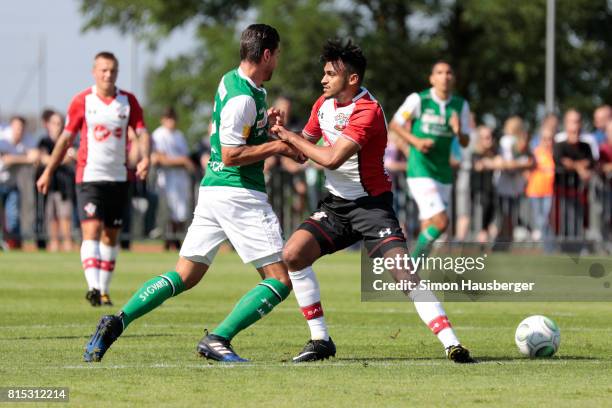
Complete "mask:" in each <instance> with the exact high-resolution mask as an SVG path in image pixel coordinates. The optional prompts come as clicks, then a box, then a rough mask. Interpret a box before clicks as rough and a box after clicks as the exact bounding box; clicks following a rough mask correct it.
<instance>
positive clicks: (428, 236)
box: [410, 224, 442, 259]
mask: <svg viewBox="0 0 612 408" xmlns="http://www.w3.org/2000/svg"><path fill="white" fill-rule="evenodd" d="M440 235H442V231H440V230H439V229H438V228H436V226H435V225H433V224H432V225H430V226H429V227H427V228H425V229H424V230H423V231H421V233H420V234H419V236H418V238H417V242H416V245H415V247H414V250H413V251H412V254H410V256H412V258H415V259H416V258H418V257H420V256H421V255H423V256H425V257H426V256H428V255H429V251H430V250H431V244H432V243H433V242H434V241H435V240H436V239H438V238H439V237H440Z"/></svg>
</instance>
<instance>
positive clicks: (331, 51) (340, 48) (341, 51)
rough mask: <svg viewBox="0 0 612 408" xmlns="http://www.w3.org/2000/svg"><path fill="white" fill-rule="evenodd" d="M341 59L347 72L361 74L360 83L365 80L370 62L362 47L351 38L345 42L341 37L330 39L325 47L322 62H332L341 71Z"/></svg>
mask: <svg viewBox="0 0 612 408" xmlns="http://www.w3.org/2000/svg"><path fill="white" fill-rule="evenodd" d="M339 61H342V64H343V65H344V69H346V72H347V73H349V74H357V75H358V76H359V84H361V83H362V82H363V76H364V75H365V70H366V66H367V64H368V62H367V60H366V57H365V56H364V55H363V52H362V51H361V48H360V47H359V46H358V45H357V44H355V43H353V41H352V40H351V39H350V38H349V39H348V40H347V41H346V43H344V44H343V43H342V40H340V39H333V40H332V39H330V40H327V42H326V43H325V46H324V47H323V52H322V54H321V62H331V63H332V65H333V66H334V68H335V69H336V70H337V71H341V70H342V67H341V66H340V65H339V64H338V62H339Z"/></svg>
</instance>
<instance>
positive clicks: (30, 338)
mask: <svg viewBox="0 0 612 408" xmlns="http://www.w3.org/2000/svg"><path fill="white" fill-rule="evenodd" d="M90 337H91V334H88V335H86V336H48V337H42V336H33V337H29V336H20V337H7V338H4V339H2V340H70V339H88V338H90ZM142 337H176V334H172V333H159V334H125V335H123V336H121V338H142Z"/></svg>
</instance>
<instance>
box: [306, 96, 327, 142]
mask: <svg viewBox="0 0 612 408" xmlns="http://www.w3.org/2000/svg"><path fill="white" fill-rule="evenodd" d="M323 102H325V97H324V96H323V95H321V97H319V99H317V101H316V102H315V103H314V105H312V110H311V111H310V118H309V119H308V123H306V126H304V130H303V132H304V133H307V134H308V135H310V136H313V138H317V140H318V139H319V138H320V137H321V136H323V132H321V125H320V124H319V115H318V114H319V108H320V107H321V105H323Z"/></svg>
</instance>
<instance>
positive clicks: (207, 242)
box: [84, 24, 301, 362]
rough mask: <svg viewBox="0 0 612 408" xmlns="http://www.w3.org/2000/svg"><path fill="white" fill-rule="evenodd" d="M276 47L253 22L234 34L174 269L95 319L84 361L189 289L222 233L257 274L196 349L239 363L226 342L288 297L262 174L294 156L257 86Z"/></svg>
mask: <svg viewBox="0 0 612 408" xmlns="http://www.w3.org/2000/svg"><path fill="white" fill-rule="evenodd" d="M279 47H280V37H279V35H278V32H277V31H276V29H274V28H273V27H270V26H268V25H265V24H253V25H251V26H249V27H248V28H247V29H246V30H245V31H244V32H243V33H242V36H241V39H240V58H241V61H240V66H239V67H238V68H236V69H233V70H231V71H230V72H228V73H227V74H225V75H224V76H223V78H222V79H221V82H220V83H219V87H218V89H217V93H216V95H215V104H214V109H213V123H212V136H211V157H210V160H209V162H208V169H207V171H206V175H205V176H204V178H203V179H202V182H201V186H200V191H199V198H198V204H197V206H196V209H195V211H194V216H193V221H192V223H191V226H190V227H189V229H188V231H187V236H186V237H185V240H184V242H183V245H182V247H181V251H180V256H179V260H178V262H177V264H176V266H175V269H174V270H172V271H169V272H166V273H164V274H162V275H159V276H156V277H154V278H152V279H151V280H149V281H147V282H145V283H144V285H143V286H142V287H141V288H140V289H139V290H138V291H136V293H134V295H133V297H132V298H131V299H130V300H129V301H128V302H127V303H126V304H125V305H124V306H123V308H122V309H121V310H120V311H119V313H118V314H116V315H112V316H104V317H102V319H101V320H100V322H99V324H98V327H97V329H96V332H95V333H94V335H93V336H92V337H91V339H90V341H89V342H88V343H87V345H86V347H85V355H84V358H85V361H100V360H101V359H102V357H103V356H104V353H105V352H106V351H107V350H108V348H109V347H110V346H111V344H112V343H113V342H114V341H115V340H116V339H117V338H118V337H119V336H120V335H121V333H123V331H124V330H125V329H126V328H127V327H128V325H129V324H131V323H132V322H133V321H134V320H135V319H137V318H139V317H140V316H142V315H144V314H146V313H148V312H150V311H151V310H153V309H155V308H156V307H158V306H159V305H161V304H162V303H163V302H164V301H165V300H166V299H168V298H170V297H172V296H176V295H178V294H180V293H182V292H183V291H185V290H187V289H190V288H192V287H194V286H195V285H196V284H197V283H198V282H199V281H200V280H201V279H202V277H203V276H204V274H205V273H206V271H207V270H208V268H209V266H210V265H211V264H212V262H213V259H214V257H215V254H216V253H217V249H218V248H219V246H220V245H221V243H223V242H224V241H225V240H228V239H229V241H230V242H231V243H232V245H233V246H234V248H235V249H236V251H237V252H238V255H240V257H241V258H242V260H243V261H244V262H245V263H251V264H252V265H253V266H254V267H255V268H256V269H257V271H258V272H259V274H260V275H261V277H262V278H263V279H262V281H261V282H260V283H259V284H257V285H256V286H255V287H254V288H253V289H251V290H250V291H248V292H247V293H246V294H245V295H244V296H243V297H242V298H241V299H240V300H239V301H238V303H237V304H236V306H235V307H234V309H233V310H232V311H231V312H230V314H229V315H228V316H227V317H226V318H225V320H223V321H222V322H221V324H219V325H218V326H217V327H216V328H215V329H214V330H213V331H212V332H211V333H210V334H208V333H207V334H206V335H205V336H204V338H203V339H202V340H201V341H200V343H199V344H198V346H197V351H198V353H200V354H201V355H202V356H203V357H206V358H208V359H212V360H217V361H223V362H242V361H246V360H244V359H242V358H241V357H239V356H238V355H237V354H236V353H235V352H234V350H233V349H232V347H231V345H230V341H231V340H232V339H233V338H234V336H236V334H238V333H239V332H240V331H242V330H244V329H246V328H247V327H249V326H250V325H252V324H253V323H255V322H256V321H258V320H259V319H261V318H262V317H263V316H265V315H266V314H268V313H269V312H270V311H272V309H273V308H274V307H275V306H276V305H278V304H279V303H280V302H282V301H283V300H284V299H285V298H286V297H287V296H288V295H289V292H290V290H291V281H290V279H289V276H288V275H287V268H286V267H285V264H284V263H283V262H282V258H281V255H282V248H283V238H282V235H281V228H280V224H279V222H278V219H277V217H276V215H275V214H274V212H273V211H272V207H271V206H270V204H269V203H268V197H267V195H266V187H265V181H264V174H263V165H264V160H265V159H266V158H267V157H269V156H272V155H275V154H281V155H286V156H289V157H293V158H295V159H298V158H300V157H301V155H300V154H299V153H298V152H297V151H296V150H295V149H293V148H292V147H291V146H290V145H289V144H287V143H285V142H283V141H280V140H275V141H270V140H269V134H268V129H269V125H268V123H271V124H276V121H277V118H278V117H279V112H278V111H277V110H275V109H270V110H268V108H267V105H266V91H265V89H264V88H263V87H262V84H263V82H265V81H269V80H270V79H271V78H272V73H273V72H274V69H275V68H276V64H277V60H278V56H279V52H280V48H279Z"/></svg>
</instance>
